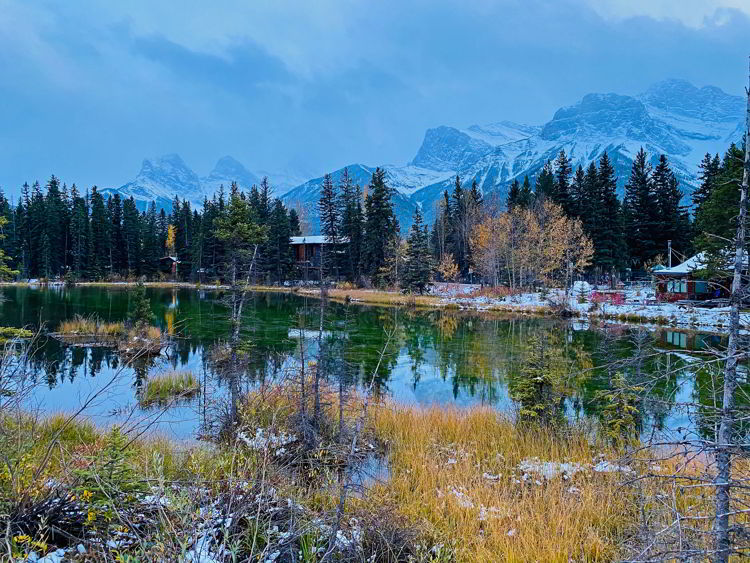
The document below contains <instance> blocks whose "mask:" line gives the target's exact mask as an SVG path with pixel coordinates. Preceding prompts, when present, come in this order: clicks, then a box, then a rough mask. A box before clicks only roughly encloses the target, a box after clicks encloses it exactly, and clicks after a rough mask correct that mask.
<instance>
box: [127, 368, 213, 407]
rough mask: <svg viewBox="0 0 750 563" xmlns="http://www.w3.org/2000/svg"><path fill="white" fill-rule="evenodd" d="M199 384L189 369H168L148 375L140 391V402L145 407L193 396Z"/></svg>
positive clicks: (198, 389)
mask: <svg viewBox="0 0 750 563" xmlns="http://www.w3.org/2000/svg"><path fill="white" fill-rule="evenodd" d="M199 391H200V385H199V383H198V380H197V379H196V377H195V375H193V372H191V371H169V372H167V373H163V374H160V375H156V376H154V377H150V378H149V379H148V381H147V382H146V385H145V386H144V388H143V391H142V392H141V397H140V404H141V406H144V407H147V406H151V405H154V404H164V403H166V402H168V401H171V400H175V399H182V398H189V397H193V396H195V395H196V394H197V393H198V392H199Z"/></svg>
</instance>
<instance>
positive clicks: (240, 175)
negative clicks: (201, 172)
mask: <svg viewBox="0 0 750 563" xmlns="http://www.w3.org/2000/svg"><path fill="white" fill-rule="evenodd" d="M232 182H237V185H238V186H239V187H240V188H242V189H245V190H247V189H250V188H251V187H252V185H253V184H257V183H258V182H260V178H258V177H257V176H256V175H255V174H253V173H252V172H250V171H249V170H248V169H247V168H245V167H244V166H243V165H242V164H241V163H240V162H239V161H238V160H236V159H234V158H232V157H231V156H223V157H221V158H220V159H219V160H218V162H217V163H216V166H214V169H213V170H211V173H210V174H209V175H208V176H204V177H203V178H201V189H202V191H203V194H204V195H206V196H207V197H209V198H210V197H211V196H212V195H213V194H214V193H215V192H217V191H218V190H219V186H224V189H225V190H228V189H229V186H230V185H231V184H232Z"/></svg>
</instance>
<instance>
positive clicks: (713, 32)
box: [0, 0, 750, 194]
mask: <svg viewBox="0 0 750 563" xmlns="http://www.w3.org/2000/svg"><path fill="white" fill-rule="evenodd" d="M749 37H750V0H648V1H646V0H598V1H596V0H548V1H547V0H501V1H490V0H462V1H458V0H457V1H455V2H448V1H443V0H424V1H423V0H379V1H377V2H373V1H367V0H362V1H358V0H315V1H314V2H310V1H307V0H302V1H299V2H291V1H282V0H244V1H241V0H237V1H216V2H211V3H206V2H201V1H192V0H181V1H179V2H177V1H172V2H166V1H155V0H131V1H128V2H101V1H96V0H76V1H75V2H56V1H49V2H47V1H41V0H39V1H31V0H0V69H1V70H2V72H0V124H1V125H0V186H2V187H3V188H4V189H5V190H6V192H9V193H11V194H17V193H18V186H20V184H21V183H23V182H24V181H29V182H32V181H34V180H36V179H38V180H40V181H44V180H45V179H46V178H47V177H49V175H50V174H51V173H55V174H57V175H58V176H60V177H61V178H62V179H63V180H65V181H66V182H68V183H72V182H76V183H77V184H78V185H79V186H82V187H89V186H91V185H93V184H97V185H99V186H108V187H109V186H119V185H121V184H122V183H124V182H125V181H127V180H129V179H131V178H132V177H133V176H135V174H136V173H137V171H138V168H139V166H140V162H141V160H142V159H143V158H144V157H145V156H152V155H153V156H155V155H160V154H164V153H170V152H177V153H179V154H180V155H181V156H182V157H183V158H184V159H185V160H186V162H187V163H188V164H189V165H190V166H191V167H193V168H194V169H195V170H196V171H197V172H198V173H199V174H205V173H207V172H208V171H209V169H210V168H211V167H212V166H213V164H214V162H215V161H216V160H217V159H218V158H219V157H220V156H223V155H225V154H230V155H232V156H234V157H236V158H237V159H239V160H240V161H241V162H243V163H244V164H245V165H246V166H247V167H248V168H249V169H251V170H255V171H257V170H260V169H266V170H268V169H270V170H274V169H284V168H290V169H292V170H298V171H300V172H303V173H305V174H309V175H310V176H312V175H318V174H319V173H322V172H324V171H327V170H333V169H335V168H339V167H341V166H343V165H345V164H350V163H353V162H363V163H366V164H380V163H384V162H393V163H397V164H403V163H405V162H406V161H407V160H409V159H410V158H411V157H412V156H413V155H414V154H415V153H416V151H417V149H418V147H419V144H420V142H421V139H422V136H423V134H424V130H425V129H426V128H428V127H433V126H436V125H441V124H447V125H455V126H466V125H469V124H471V123H487V122H492V121H498V120H501V119H510V120H514V121H520V122H526V123H543V122H545V121H547V120H548V119H550V118H551V116H552V114H553V112H554V111H555V110H556V109H557V108H558V107H560V106H563V105H569V104H572V103H574V102H575V101H576V100H577V99H578V98H580V97H581V96H582V95H584V94H586V93H589V92H600V91H601V92H618V93H630V94H635V93H638V92H640V91H642V90H643V89H645V88H646V87H647V86H648V85H649V84H651V83H652V82H655V81H658V80H662V79H664V78H672V77H676V78H686V79H688V80H690V81H692V82H693V83H695V84H696V85H698V86H702V85H705V84H713V85H716V86H719V87H721V88H722V89H724V90H726V91H728V92H730V93H734V94H741V93H742V88H743V86H744V84H745V81H746V79H747V55H748V54H749V52H750V42H748V38H749Z"/></svg>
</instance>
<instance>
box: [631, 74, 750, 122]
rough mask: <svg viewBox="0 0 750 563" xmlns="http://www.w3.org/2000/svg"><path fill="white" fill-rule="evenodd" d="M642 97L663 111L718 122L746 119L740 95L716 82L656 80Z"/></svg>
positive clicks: (651, 105) (675, 79) (651, 106)
mask: <svg viewBox="0 0 750 563" xmlns="http://www.w3.org/2000/svg"><path fill="white" fill-rule="evenodd" d="M638 99H640V100H641V101H642V102H643V103H644V104H646V105H647V106H649V107H650V108H654V109H656V110H659V111H666V112H669V113H672V114H676V115H680V116H682V117H688V118H693V119H699V120H701V121H707V122H714V123H715V122H725V121H732V122H734V121H738V120H742V116H743V112H744V100H743V99H742V98H741V97H740V96H733V95H731V94H727V93H726V92H724V91H723V90H722V89H721V88H717V87H716V86H703V87H702V88H698V87H696V86H695V85H693V84H692V83H690V82H688V81H687V80H682V79H677V78H670V79H668V80H662V81H661V82H656V83H655V84H652V85H651V86H650V87H649V88H648V89H647V90H646V91H645V92H644V93H643V94H641V95H640V96H638Z"/></svg>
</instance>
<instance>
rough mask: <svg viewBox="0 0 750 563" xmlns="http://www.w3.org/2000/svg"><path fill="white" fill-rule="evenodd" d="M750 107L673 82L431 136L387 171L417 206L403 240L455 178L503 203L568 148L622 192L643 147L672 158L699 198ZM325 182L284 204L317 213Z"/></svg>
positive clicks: (404, 220)
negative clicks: (537, 116) (703, 170)
mask: <svg viewBox="0 0 750 563" xmlns="http://www.w3.org/2000/svg"><path fill="white" fill-rule="evenodd" d="M744 105H745V102H744V100H743V99H742V98H740V97H739V96H732V95H729V94H726V93H725V92H723V91H722V90H720V89H719V88H716V87H713V86H705V87H703V88H696V87H695V86H693V85H692V84H690V83H689V82H686V81H684V80H667V81H664V82H660V83H657V84H654V85H653V86H651V87H650V88H649V89H648V90H647V91H646V92H644V93H642V94H640V95H637V96H624V95H619V94H588V95H586V96H584V97H583V98H582V99H581V100H580V101H579V102H577V103H576V104H574V105H572V106H569V107H564V108H561V109H559V110H558V111H557V112H555V114H554V116H553V117H552V119H551V120H550V121H549V122H547V123H545V124H543V125H541V126H531V125H522V124H518V123H513V122H510V121H500V122H497V123H492V124H489V125H483V126H479V125H471V126H469V127H467V128H465V129H458V128H455V127H447V126H440V127H436V128H434V129H428V130H427V132H426V133H425V136H424V141H423V142H422V146H421V147H420V148H419V150H418V151H417V154H416V156H415V157H414V159H413V160H412V161H411V162H410V163H409V164H407V165H406V166H387V165H386V166H385V168H386V170H387V172H388V174H387V176H388V179H389V181H390V183H391V186H392V187H394V188H395V189H396V190H397V191H398V192H399V193H400V194H402V195H404V196H407V197H408V200H409V202H410V205H406V204H404V205H402V206H401V207H402V209H401V210H400V211H401V212H400V213H398V214H399V219H400V221H401V225H402V232H403V231H405V229H406V228H408V225H409V224H410V222H411V221H410V217H404V215H405V214H406V213H407V211H408V209H409V208H411V209H413V206H414V205H420V206H422V209H423V211H424V215H425V218H426V219H427V220H428V221H431V220H433V218H434V212H435V209H436V203H437V202H438V201H439V200H440V198H441V197H442V193H443V191H444V190H446V189H448V190H450V189H452V184H453V182H454V179H455V176H456V174H458V175H459V176H460V177H461V179H462V181H463V182H464V183H466V184H470V183H471V182H472V181H473V180H476V182H477V183H478V185H479V187H480V188H481V190H482V192H483V193H484V194H485V195H488V194H496V195H497V196H498V198H499V199H500V200H501V201H504V199H505V197H506V195H507V190H508V187H509V185H510V183H511V181H512V180H513V179H519V180H523V177H524V176H525V175H528V176H529V177H530V179H531V180H532V183H533V180H534V177H535V175H536V174H537V173H538V172H539V170H540V169H541V168H542V166H544V163H545V162H546V161H548V160H551V159H554V158H555V157H556V156H557V154H558V153H559V152H560V150H565V152H566V154H567V155H568V156H569V157H570V158H571V159H572V161H573V164H574V165H575V166H578V165H579V164H580V165H581V166H583V167H584V168H585V167H586V166H587V165H588V164H589V163H590V162H591V161H597V160H598V159H599V158H600V157H601V155H602V153H604V151H607V153H608V154H609V156H610V158H611V160H612V161H613V164H614V166H615V170H616V172H617V175H618V185H619V187H620V190H622V187H623V186H624V184H625V182H626V181H627V178H628V176H629V174H630V167H631V165H632V161H633V158H634V156H635V153H636V152H638V150H639V149H640V148H641V147H643V148H644V149H645V150H646V151H647V152H648V153H649V155H650V156H651V159H652V160H653V161H654V162H656V161H658V158H659V155H660V154H662V153H663V154H666V155H667V156H668V157H669V160H670V162H671V164H672V167H673V169H674V170H675V173H676V174H677V176H678V177H679V179H680V181H681V188H682V190H683V192H684V193H685V194H690V193H691V192H692V190H693V189H694V188H695V186H696V183H697V175H698V164H699V162H700V161H701V159H702V158H703V155H705V154H706V153H707V152H709V153H711V154H715V153H717V152H718V153H720V154H723V152H724V151H725V150H726V149H727V147H728V146H729V144H730V143H731V142H733V141H738V140H740V139H741V137H742V131H743V126H742V122H743V119H744V109H745V108H744ZM353 166H358V167H361V168H367V169H371V168H370V167H363V166H362V165H353ZM337 173H340V171H337ZM350 173H351V167H350ZM321 182H322V179H320V178H318V179H315V180H310V181H308V182H306V183H305V184H303V185H302V186H300V187H298V188H295V189H294V190H291V191H290V192H289V193H287V194H286V195H285V196H284V199H285V201H287V202H295V203H296V205H300V204H303V205H305V204H306V205H307V206H308V208H309V211H310V215H314V214H315V208H314V205H312V204H313V203H315V202H317V199H318V197H319V196H318V194H319V192H318V191H317V189H316V188H318V187H319V185H320V183H321Z"/></svg>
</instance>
